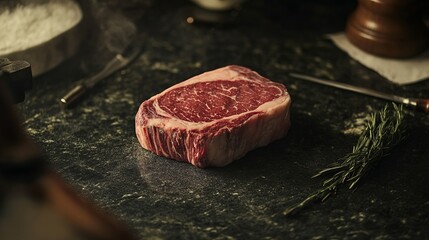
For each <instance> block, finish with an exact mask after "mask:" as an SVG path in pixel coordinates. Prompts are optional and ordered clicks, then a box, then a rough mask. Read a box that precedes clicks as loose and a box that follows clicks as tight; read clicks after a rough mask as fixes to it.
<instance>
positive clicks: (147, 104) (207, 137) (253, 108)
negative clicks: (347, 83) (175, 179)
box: [135, 65, 291, 168]
mask: <svg viewBox="0 0 429 240" xmlns="http://www.w3.org/2000/svg"><path fill="white" fill-rule="evenodd" d="M290 104H291V99H290V96H289V94H288V92H287V90H286V88H285V86H284V85H282V84H279V83H275V82H272V81H270V80H268V79H266V78H264V77H262V76H260V75H259V74H258V73H256V72H254V71H252V70H250V69H248V68H245V67H240V66H234V65H232V66H227V67H223V68H219V69H216V70H213V71H210V72H206V73H203V74H200V75H198V76H195V77H192V78H190V79H188V80H186V81H183V82H181V83H179V84H176V85H174V86H172V87H170V88H168V89H166V90H165V91H163V92H161V93H160V94H157V95H155V96H153V97H151V98H150V99H149V100H146V101H144V102H143V103H142V104H141V105H140V108H139V110H138V112H137V115H136V119H135V124H136V133H137V138H138V140H139V142H140V144H141V145H142V146H143V148H145V149H147V150H149V151H152V152H154V153H155V154H157V155H160V156H164V157H167V158H171V159H176V160H179V161H185V162H188V163H191V164H193V165H195V166H197V167H201V168H204V167H208V166H217V167H220V166H225V165H227V164H229V163H231V162H232V161H233V160H236V159H239V158H241V157H243V156H244V155H245V154H246V153H247V152H248V151H250V150H252V149H254V148H257V147H260V146H265V145H267V144H269V143H270V142H272V141H274V140H276V139H279V138H282V137H283V136H285V135H286V133H287V132H288V129H289V127H290V117H289V108H290Z"/></svg>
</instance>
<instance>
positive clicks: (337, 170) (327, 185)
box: [283, 104, 405, 216]
mask: <svg viewBox="0 0 429 240" xmlns="http://www.w3.org/2000/svg"><path fill="white" fill-rule="evenodd" d="M403 119H404V112H403V107H402V105H400V106H398V105H396V104H392V107H389V105H386V106H385V107H384V108H383V109H382V110H381V111H380V112H378V113H374V114H371V118H370V120H369V121H368V122H367V123H366V127H365V130H364V131H363V132H362V134H361V135H360V136H359V138H358V140H357V143H356V145H355V146H354V147H353V150H352V152H351V153H349V154H347V155H346V156H344V157H343V158H340V159H339V161H338V162H337V163H335V164H333V165H332V166H329V167H327V168H326V169H323V170H321V171H319V172H318V173H317V174H316V175H314V176H313V177H320V176H328V177H327V178H326V179H325V180H324V181H323V184H322V186H321V187H320V189H318V190H316V191H315V192H314V193H313V194H311V195H309V196H308V197H307V198H306V199H304V200H303V201H301V202H300V203H298V204H295V205H293V206H291V207H289V208H288V209H286V210H285V211H284V212H283V214H284V215H286V216H288V215H292V214H294V213H297V212H298V211H299V210H301V209H303V208H305V207H306V206H308V205H309V204H311V203H314V202H316V201H322V202H323V201H325V200H326V199H327V198H328V197H329V196H331V195H332V194H334V193H335V192H336V191H337V190H338V187H339V186H341V185H343V184H345V185H346V186H347V187H348V188H349V189H353V188H355V187H356V186H357V183H358V182H359V181H360V180H361V179H362V178H363V177H364V176H365V175H366V174H367V173H368V171H369V170H371V169H372V168H373V167H374V166H375V165H377V164H378V163H379V162H380V160H381V159H382V158H383V157H384V156H386V155H388V154H389V152H390V151H391V150H392V148H393V147H394V146H395V145H397V144H398V143H399V142H400V141H401V140H402V139H403V136H404V133H405V128H404V126H403V125H404V124H403Z"/></svg>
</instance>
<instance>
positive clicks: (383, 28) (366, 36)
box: [346, 0, 429, 58]
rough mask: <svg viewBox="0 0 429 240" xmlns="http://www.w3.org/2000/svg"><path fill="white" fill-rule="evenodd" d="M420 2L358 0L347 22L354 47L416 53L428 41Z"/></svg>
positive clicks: (396, 54)
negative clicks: (420, 12)
mask: <svg viewBox="0 0 429 240" xmlns="http://www.w3.org/2000/svg"><path fill="white" fill-rule="evenodd" d="M419 5H420V1H418V0H359V5H358V7H357V9H356V10H355V11H354V12H353V13H352V15H351V16H350V18H349V20H348V22H347V27H346V35H347V37H348V39H349V40H350V42H352V43H353V44H354V45H355V46H357V47H358V48H360V49H362V50H363V51H366V52H368V53H371V54H373V55H377V56H381V57H387V58H407V57H412V56H415V55H417V54H419V53H421V52H423V51H424V50H425V49H426V48H427V46H428V44H429V31H428V28H427V27H426V25H425V24H424V22H423V19H422V17H421V16H420V14H419V11H420V9H419Z"/></svg>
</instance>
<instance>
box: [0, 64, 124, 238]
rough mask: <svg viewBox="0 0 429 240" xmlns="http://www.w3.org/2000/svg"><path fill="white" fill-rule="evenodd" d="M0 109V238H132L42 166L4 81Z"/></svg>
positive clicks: (42, 163)
mask: <svg viewBox="0 0 429 240" xmlns="http://www.w3.org/2000/svg"><path fill="white" fill-rule="evenodd" d="M1 74H3V73H2V72H1V71H0V75H1ZM30 76H31V74H30ZM30 80H31V79H30ZM0 112H1V114H0V209H1V211H0V239H8V240H11V239H17V240H18V239H19V240H25V239H32V240H37V239H45V240H49V239H132V237H131V236H130V234H129V233H128V232H127V231H126V230H125V228H124V227H123V226H122V225H120V224H119V223H118V222H116V221H115V220H114V219H112V218H111V217H110V216H108V215H107V214H105V213H104V212H102V211H101V210H100V209H98V208H96V207H95V206H93V205H91V204H90V203H88V202H87V201H85V200H83V199H82V198H80V197H79V196H78V195H77V194H76V193H75V192H74V191H73V190H72V188H71V187H70V186H68V185H67V184H66V183H64V182H63V180H62V179H61V178H60V177H59V176H58V175H57V174H55V173H54V172H53V171H52V170H50V169H49V168H48V166H47V164H46V161H45V159H44V156H43V155H42V153H41V151H40V149H39V148H38V146H36V144H35V143H34V142H33V141H32V140H31V139H30V138H29V136H28V135H27V134H25V132H24V129H23V128H22V126H21V122H22V121H21V120H20V118H19V116H18V114H17V112H16V110H15V109H14V108H13V105H12V100H11V96H10V94H9V91H8V87H7V86H6V84H5V83H4V81H0Z"/></svg>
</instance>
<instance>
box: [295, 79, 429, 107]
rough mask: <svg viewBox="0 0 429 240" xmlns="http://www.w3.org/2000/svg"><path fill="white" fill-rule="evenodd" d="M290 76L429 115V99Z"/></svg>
mask: <svg viewBox="0 0 429 240" xmlns="http://www.w3.org/2000/svg"><path fill="white" fill-rule="evenodd" d="M289 75H290V76H291V77H294V78H298V79H302V80H307V81H310V82H314V83H318V84H322V85H326V86H330V87H335V88H339V89H343V90H347V91H352V92H356V93H360V94H364V95H368V96H372V97H377V98H381V99H385V100H388V101H392V102H397V103H402V104H404V105H407V106H412V107H414V108H416V109H418V110H421V111H423V112H425V113H428V114H429V99H423V98H406V97H402V96H397V95H393V94H388V93H384V92H379V91H376V90H373V89H369V88H364V87H358V86H354V85H350V84H346V83H340V82H334V81H330V80H325V79H320V78H315V77H311V76H307V75H303V74H299V73H290V74H289Z"/></svg>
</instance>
